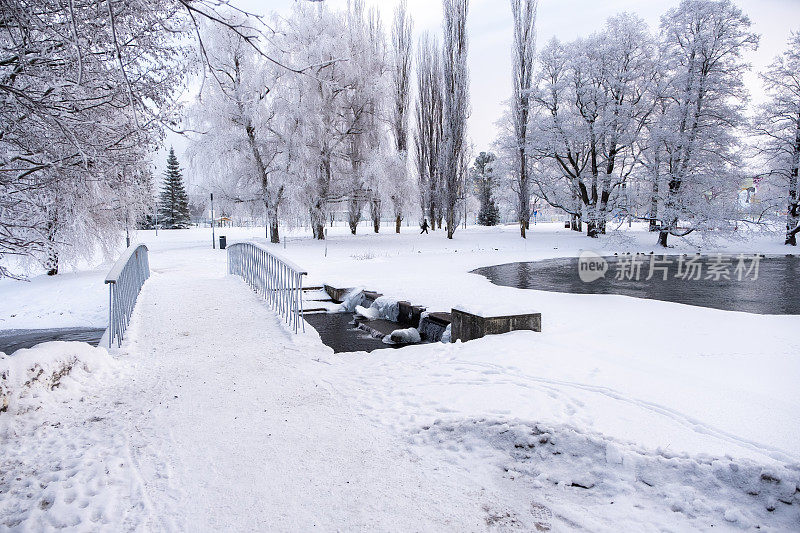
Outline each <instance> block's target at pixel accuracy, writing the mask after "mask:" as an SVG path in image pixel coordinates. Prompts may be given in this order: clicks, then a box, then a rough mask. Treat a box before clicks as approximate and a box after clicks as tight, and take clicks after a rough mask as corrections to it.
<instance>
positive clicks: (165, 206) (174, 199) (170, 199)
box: [158, 147, 190, 229]
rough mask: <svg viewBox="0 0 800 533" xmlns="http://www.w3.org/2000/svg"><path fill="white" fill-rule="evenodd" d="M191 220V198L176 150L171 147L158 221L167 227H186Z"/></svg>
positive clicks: (160, 199)
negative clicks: (185, 185)
mask: <svg viewBox="0 0 800 533" xmlns="http://www.w3.org/2000/svg"><path fill="white" fill-rule="evenodd" d="M189 220H190V217H189V199H188V197H187V196H186V189H185V187H184V186H183V174H182V173H181V169H180V166H179V165H178V158H177V157H175V150H174V149H173V148H172V147H170V149H169V157H167V170H166V171H165V172H164V185H163V186H162V188H161V195H160V198H159V208H158V222H159V224H161V225H162V226H163V227H164V228H167V229H184V228H188V227H189Z"/></svg>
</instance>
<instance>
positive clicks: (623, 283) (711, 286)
mask: <svg viewBox="0 0 800 533" xmlns="http://www.w3.org/2000/svg"><path fill="white" fill-rule="evenodd" d="M655 257H656V262H655V265H654V266H655V267H656V269H654V270H655V271H654V273H653V276H652V277H651V279H649V280H648V279H646V278H647V277H648V276H649V274H650V269H651V260H650V256H649V255H640V256H638V258H639V260H640V261H641V263H640V264H639V265H638V274H639V275H638V276H636V270H635V267H633V265H632V264H631V257H630V256H629V257H625V256H611V257H604V258H603V259H604V260H605V261H606V262H607V263H608V271H607V272H606V274H605V276H604V277H601V278H599V279H596V280H594V281H591V282H584V281H582V280H581V278H580V276H579V274H578V272H579V271H578V266H579V265H578V263H579V260H578V258H577V257H571V258H557V259H546V260H543V261H534V262H528V263H509V264H505V265H496V266H489V267H482V268H478V269H476V270H473V271H472V272H473V273H474V274H480V275H482V276H485V277H486V278H488V279H489V280H490V281H491V282H492V283H494V284H496V285H503V286H506V287H516V288H519V289H534V290H540V291H551V292H564V293H573V294H618V295H622V296H633V297H635V298H647V299H652V300H662V301H667V302H676V303H682V304H688V305H697V306H701V307H710V308H713V309H723V310H726V311H743V312H747V313H759V314H765V315H798V314H800V291H798V290H797V287H798V286H800V257H798V256H793V255H786V256H767V257H762V258H761V259H760V261H758V270H757V274H755V271H753V270H751V271H749V272H742V273H741V274H742V276H741V278H742V279H741V280H740V279H738V278H739V276H738V275H737V274H738V273H737V272H736V267H737V264H738V259H737V257H736V256H724V257H723V259H727V260H728V261H729V263H728V264H723V265H722V267H717V268H718V270H714V269H712V270H709V269H710V268H712V267H711V265H712V263H715V262H717V263H718V261H717V260H716V259H715V256H713V255H711V256H702V258H701V260H700V261H699V262H698V264H699V265H700V267H699V268H700V275H699V279H695V278H696V274H697V270H695V271H693V272H687V269H688V268H690V267H689V266H688V264H687V263H686V260H687V259H689V258H691V257H692V256H688V258H684V261H683V263H681V262H680V259H679V256H666V257H662V256H655ZM662 260H663V262H659V261H662ZM626 261H627V263H626ZM744 266H745V267H747V268H748V269H749V268H750V267H751V266H752V256H747V258H746V261H745V264H744ZM726 267H727V270H726ZM662 268H663V269H665V270H662ZM720 271H721V272H727V276H728V278H729V279H725V278H724V277H723V276H719V279H717V274H715V273H714V272H720ZM665 272H666V278H667V279H666V280H665V279H664V273H665ZM686 274H691V275H688V276H687V275H686ZM681 276H683V277H681ZM637 277H638V280H637V279H636V278H637ZM629 278H630V279H629Z"/></svg>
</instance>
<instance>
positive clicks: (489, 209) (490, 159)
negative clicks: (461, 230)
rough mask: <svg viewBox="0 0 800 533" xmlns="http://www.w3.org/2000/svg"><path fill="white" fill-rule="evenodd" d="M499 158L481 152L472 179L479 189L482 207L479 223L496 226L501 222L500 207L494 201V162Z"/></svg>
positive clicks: (479, 212)
mask: <svg viewBox="0 0 800 533" xmlns="http://www.w3.org/2000/svg"><path fill="white" fill-rule="evenodd" d="M496 159H497V157H495V155H494V154H493V153H491V152H490V153H486V152H481V153H480V155H479V156H478V157H476V158H475V164H474V165H473V166H472V180H473V182H474V184H475V187H476V188H477V190H478V198H479V199H480V201H481V208H480V210H479V211H478V224H480V225H481V226H496V225H497V224H498V223H499V222H500V209H499V208H498V207H497V205H496V204H495V203H494V198H493V197H492V192H493V188H494V185H495V183H494V181H495V177H494V168H493V167H492V163H494V161H495V160H496Z"/></svg>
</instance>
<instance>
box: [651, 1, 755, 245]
mask: <svg viewBox="0 0 800 533" xmlns="http://www.w3.org/2000/svg"><path fill="white" fill-rule="evenodd" d="M661 31H662V37H661V44H662V46H663V48H664V52H663V54H662V57H663V59H664V62H663V63H662V65H661V66H660V67H661V68H662V69H664V70H665V71H666V72H667V73H668V79H669V84H668V97H669V101H670V106H669V108H668V109H667V110H666V117H665V130H666V131H665V132H664V133H663V134H662V135H661V140H662V143H663V146H664V158H665V160H664V163H663V168H664V174H665V176H664V177H665V179H666V191H665V194H664V195H662V199H663V200H662V201H663V209H662V213H663V215H662V216H661V217H660V218H661V226H660V229H659V238H658V242H659V244H660V245H661V246H667V239H668V237H669V236H670V235H678V236H680V235H686V234H688V233H690V232H692V231H695V230H696V229H698V228H703V227H708V226H714V225H718V224H720V223H724V221H725V219H726V218H728V217H730V214H731V213H730V212H728V211H727V210H726V205H725V200H726V199H729V198H730V197H731V195H732V194H733V195H735V194H736V193H737V192H738V188H739V187H738V184H739V183H740V181H741V176H740V175H739V174H738V173H737V172H736V169H737V168H738V167H739V166H740V161H739V151H738V148H739V143H740V140H739V135H740V129H739V128H740V127H741V126H742V121H743V116H744V106H745V103H746V95H747V93H746V90H745V88H744V83H743V74H744V73H745V71H746V70H747V68H748V65H747V63H746V62H745V61H744V59H743V54H744V53H745V52H746V51H748V50H751V49H753V48H755V47H756V46H757V45H758V36H757V35H756V34H754V33H752V32H751V31H750V20H749V19H748V18H747V16H745V15H744V14H743V13H742V11H741V10H740V9H739V8H738V7H736V5H734V4H733V3H732V2H731V1H730V0H683V1H682V2H681V4H680V5H679V6H678V7H676V8H673V9H670V10H669V11H668V12H667V13H666V14H665V15H664V16H663V17H662V19H661ZM728 219H729V218H728Z"/></svg>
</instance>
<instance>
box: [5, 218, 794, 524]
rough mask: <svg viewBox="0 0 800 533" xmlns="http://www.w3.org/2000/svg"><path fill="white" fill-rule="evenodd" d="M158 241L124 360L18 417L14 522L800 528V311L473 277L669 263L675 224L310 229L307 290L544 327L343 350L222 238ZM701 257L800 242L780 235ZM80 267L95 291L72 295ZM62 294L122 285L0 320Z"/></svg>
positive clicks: (301, 252) (301, 248) (38, 298)
mask: <svg viewBox="0 0 800 533" xmlns="http://www.w3.org/2000/svg"><path fill="white" fill-rule="evenodd" d="M218 234H225V235H226V236H227V237H228V240H229V242H230V241H231V240H236V239H245V238H250V237H252V236H256V237H261V236H262V235H263V229H260V228H254V229H243V228H235V229H224V230H222V231H221V232H219V233H218ZM137 237H138V238H139V239H140V240H143V241H144V242H146V243H147V244H148V246H149V247H150V249H151V266H152V270H153V277H152V279H151V280H150V281H148V283H147V284H146V285H145V289H144V292H143V293H142V296H141V300H140V303H139V305H138V306H137V310H136V312H135V314H134V321H133V323H132V326H131V329H130V330H129V336H128V339H127V340H126V342H125V343H124V345H123V347H122V349H121V350H118V351H115V352H113V353H112V357H113V369H114V372H113V373H111V374H109V373H108V372H99V373H91V374H87V375H88V376H93V377H91V379H92V380H94V381H92V382H91V384H92V386H85V383H84V381H85V380H84V381H81V383H84V386H82V387H77V388H72V389H70V388H67V389H66V390H67V391H73V392H74V393H73V394H67V393H66V392H65V391H59V390H56V391H52V394H53V395H55V396H53V398H56V401H44V400H43V401H42V408H41V409H39V410H35V411H30V410H27V411H25V412H22V413H20V412H16V411H14V410H13V409H10V410H9V412H7V413H0V438H1V439H2V441H3V443H4V446H3V449H2V450H1V451H0V528H2V527H10V528H12V529H33V530H38V529H42V528H45V529H46V528H55V527H58V526H59V525H64V524H66V525H73V526H78V527H79V528H84V529H97V528H99V529H109V530H113V529H119V528H122V529H137V528H138V529H173V530H174V529H178V530H198V529H209V528H216V529H228V530H242V529H275V530H307V529H310V528H311V527H314V526H316V527H317V528H319V529H322V530H337V529H346V530H352V529H370V530H373V529H378V530H453V531H454V530H484V529H496V530H509V529H523V530H547V529H550V530H553V531H570V530H575V529H586V530H591V531H620V530H623V531H634V530H635V531H651V530H663V531H687V530H714V531H718V530H734V531H741V530H754V529H755V528H759V529H760V530H772V531H793V530H794V531H796V530H800V488H798V483H800V417H798V416H797V413H798V408H800V387H798V386H797V384H798V382H800V354H798V351H799V350H798V348H800V339H798V337H797V331H798V330H799V327H800V317H798V316H767V315H754V314H747V313H736V312H730V311H720V310H713V309H704V308H697V307H691V306H686V305H681V304H673V303H668V302H659V301H649V300H639V299H633V298H628V297H622V296H607V295H571V294H555V293H546V292H540V291H529V290H519V289H513V288H507V287H498V286H494V285H492V284H490V283H489V282H488V281H487V280H486V279H485V278H483V277H481V276H477V275H474V274H469V271H470V270H472V269H474V268H476V267H479V266H485V265H492V264H500V263H507V262H513V261H529V260H536V259H543V258H549V257H559V256H575V255H578V254H579V253H580V251H581V250H583V249H591V250H594V251H597V252H600V253H613V252H625V251H632V252H637V251H639V252H650V251H651V250H652V251H656V252H657V253H658V250H655V249H654V246H653V237H654V236H653V235H652V234H648V233H646V232H643V231H639V230H637V231H631V232H625V233H622V234H615V235H611V236H608V237H605V238H603V239H600V240H590V239H587V238H586V237H583V236H581V235H577V234H575V233H572V232H569V231H567V230H564V229H563V228H562V227H559V226H558V225H555V224H544V225H538V226H536V227H535V228H534V231H533V235H532V238H530V239H529V240H528V241H522V240H521V239H519V237H518V234H517V230H516V228H513V227H507V228H492V229H489V228H470V229H468V230H462V231H459V232H458V233H456V238H455V239H454V240H453V241H447V240H446V239H445V238H444V236H443V234H442V232H436V233H434V234H431V235H418V230H415V229H414V228H404V232H403V234H401V235H395V234H389V233H387V234H381V235H371V234H365V235H357V236H351V235H350V234H349V232H347V230H346V228H342V227H337V228H332V229H331V230H330V235H329V237H330V238H329V240H328V242H327V244H326V243H323V242H317V241H313V240H311V239H310V238H308V237H307V236H306V235H305V234H304V232H302V231H300V230H296V231H295V232H294V233H293V234H291V235H290V237H289V239H288V243H287V244H286V245H285V248H284V245H283V244H281V245H271V246H274V248H275V249H276V251H277V252H278V253H281V254H285V255H286V256H287V257H289V258H290V259H291V260H293V261H294V262H296V263H299V264H300V265H302V266H304V267H305V268H307V269H308V271H309V279H308V280H307V283H308V284H320V283H323V282H327V283H331V284H333V285H336V286H340V287H356V286H361V287H365V288H368V289H371V290H376V291H379V292H382V293H384V294H386V295H388V296H392V297H396V298H401V299H408V300H410V301H412V302H414V303H415V304H421V305H426V306H428V307H429V309H430V310H449V309H450V308H451V307H454V306H455V305H462V306H466V307H469V308H478V307H480V308H481V309H484V310H488V311H497V312H503V313H508V312H514V311H517V310H521V309H530V308H535V309H537V310H538V311H540V312H541V313H542V316H543V332H542V333H532V332H515V333H510V334H506V335H501V336H496V337H491V338H484V339H480V340H477V341H472V342H469V343H456V344H448V345H444V344H438V345H420V346H410V347H406V348H402V349H398V350H379V351H375V352H372V353H371V354H366V353H356V354H338V355H334V354H333V353H332V351H331V350H330V349H328V348H327V347H325V346H323V345H322V344H321V343H320V342H319V339H318V337H317V336H316V334H315V333H314V332H313V330H310V329H309V330H308V331H307V333H306V334H305V335H300V336H298V337H296V338H295V337H292V336H291V335H289V334H288V333H286V331H285V330H284V329H282V328H281V327H280V326H279V325H278V323H277V321H276V320H275V318H274V317H273V316H272V315H271V313H270V312H269V309H268V308H267V307H266V306H265V305H264V304H263V303H262V302H259V301H258V300H257V299H256V297H255V296H254V295H252V294H248V291H247V289H246V288H245V285H244V284H243V283H241V282H239V281H238V280H236V279H234V278H227V277H225V276H224V268H225V255H224V252H220V251H219V250H216V251H215V250H211V249H210V231H209V230H207V229H197V230H187V231H179V232H166V231H165V232H160V233H159V236H158V237H157V238H156V237H155V236H154V235H152V233H148V232H140V233H139V234H138V236H137ZM326 248H327V252H326ZM696 249H697V248H695V247H691V246H689V245H688V244H681V245H679V246H678V247H676V248H675V249H673V250H671V251H672V252H683V251H687V252H688V251H694V250H696ZM702 251H703V252H707V253H712V252H724V253H739V252H744V253H753V252H760V253H770V254H771V253H786V249H785V247H783V246H781V245H780V243H779V242H778V241H777V240H776V238H775V237H774V236H764V237H758V238H754V239H750V240H741V241H721V242H718V243H716V244H709V243H704V244H703V246H702ZM326 253H327V255H326ZM71 276H72V275H71ZM81 276H85V277H86V278H87V279H88V278H89V277H91V276H95V277H96V279H97V280H98V284H99V285H100V288H99V290H98V291H97V293H95V292H92V290H89V289H88V288H87V290H85V291H83V293H81V291H78V290H75V291H71V290H70V289H69V288H68V286H69V284H75V283H77V282H76V281H75V279H81ZM62 285H63V286H64V288H63V289H61V286H62ZM73 286H74V285H73ZM39 287H42V288H41V290H40V288H39ZM59 289H61V290H63V291H64V292H65V293H66V292H70V294H71V295H72V297H73V301H72V302H71V303H70V304H67V305H62V304H61V303H60V302H59V303H58V306H61V307H60V309H62V310H63V312H64V313H66V314H68V315H71V316H75V317H91V316H96V317H98V319H100V318H101V317H103V316H104V313H105V312H106V310H105V308H104V307H103V306H104V296H105V294H106V293H105V287H102V275H95V274H80V273H78V274H75V275H74V276H73V278H70V277H69V276H67V277H64V278H59V279H56V280H43V279H41V278H35V279H34V280H33V281H32V282H31V283H28V284H24V283H20V282H9V281H5V282H2V283H0V319H12V318H14V319H15V318H17V317H11V316H10V315H11V314H16V315H18V317H25V319H24V321H23V320H22V318H20V319H19V321H18V322H16V323H13V326H12V327H37V326H41V327H53V322H52V316H50V315H48V311H49V310H50V309H51V308H54V307H56V305H52V301H48V300H47V298H49V296H48V295H49V294H53V293H54V292H55V291H57V290H59ZM9 302H17V303H15V305H16V306H19V307H18V308H15V309H12V308H10V307H9V306H8V304H9ZM59 316H63V315H59ZM100 323H102V321H100ZM2 324H3V325H2V326H0V328H5V327H8V326H6V325H5V323H4V322H3V323H2ZM21 324H25V325H24V326H23V325H21ZM70 325H87V324H86V323H81V324H77V323H70ZM14 357H17V356H16V355H15V356H12V357H11V358H10V359H13V358H14ZM2 361H6V362H7V361H9V359H8V358H6V359H5V360H3V359H0V363H2ZM2 368H3V367H0V373H2V371H3V370H2ZM84 377H85V376H84ZM81 379H83V377H82V378H81ZM86 379H89V378H86ZM62 393H63V394H62ZM45 396H47V395H45ZM48 398H49V396H48ZM11 450H14V451H13V452H12V451H11ZM85 487H89V488H88V489H87V488H85Z"/></svg>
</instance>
